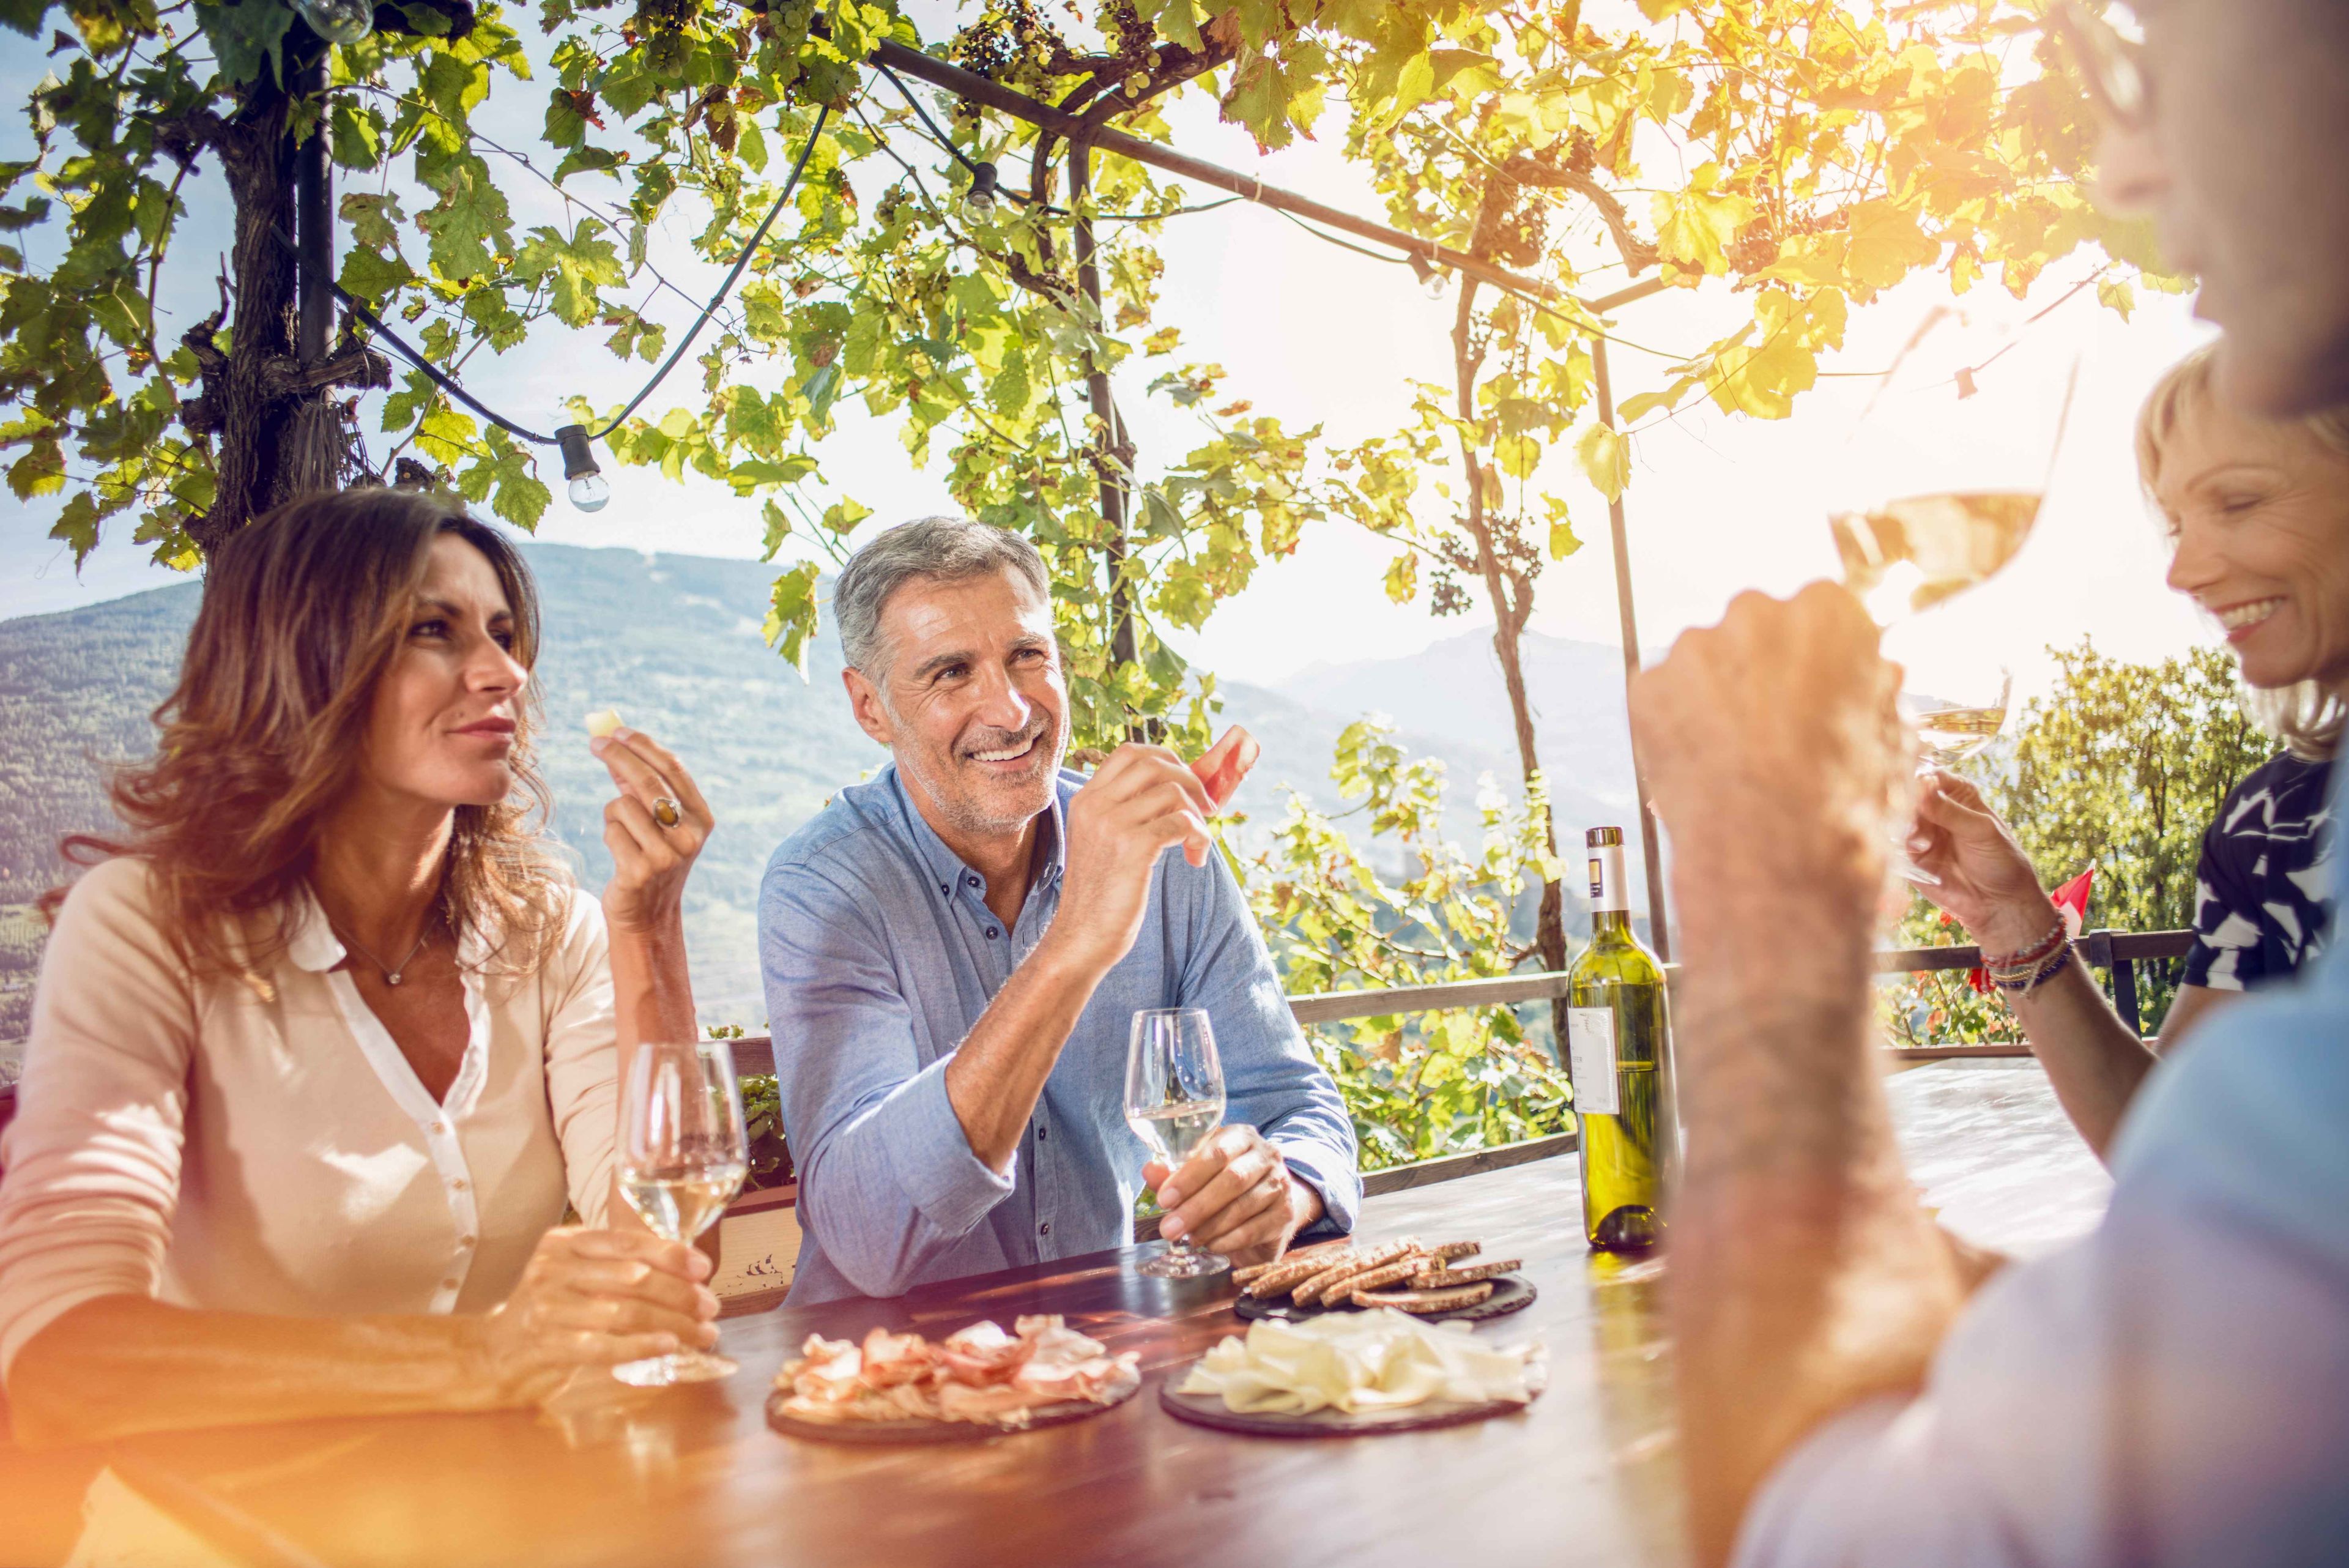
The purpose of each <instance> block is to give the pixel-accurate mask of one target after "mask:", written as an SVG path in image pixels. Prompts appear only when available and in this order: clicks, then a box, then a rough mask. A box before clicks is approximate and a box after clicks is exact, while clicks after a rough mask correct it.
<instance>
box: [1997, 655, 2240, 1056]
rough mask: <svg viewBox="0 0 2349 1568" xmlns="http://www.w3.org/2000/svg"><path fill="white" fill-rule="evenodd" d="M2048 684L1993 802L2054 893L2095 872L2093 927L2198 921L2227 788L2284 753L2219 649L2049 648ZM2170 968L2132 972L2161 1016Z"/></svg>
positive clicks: (2144, 927)
mask: <svg viewBox="0 0 2349 1568" xmlns="http://www.w3.org/2000/svg"><path fill="white" fill-rule="evenodd" d="M2050 651H2051V652H2053V653H2054V656H2055V659H2056V663H2057V667H2058V670H2059V671H2060V673H2059V675H2058V677H2057V680H2056V686H2055V690H2054V691H2053V692H2052V693H2050V694H2049V695H2048V696H2047V697H2046V698H2045V699H2044V700H2042V699H2033V701H2032V703H2031V704H2030V706H2029V707H2028V708H2027V709H2025V710H2024V712H2023V723H2022V727H2021V729H2020V730H2019V731H2018V732H2017V735H2016V740H2015V749H2014V758H2013V763H2012V767H2011V771H2010V773H2009V774H2008V775H2007V777H2006V778H2005V779H2004V780H2003V781H2002V783H2001V784H1998V785H1997V786H1996V788H1995V790H1994V792H1993V796H1992V798H1993V799H1995V800H1996V802H1997V804H1998V808H1999V811H2000V813H2001V815H2003V816H2004V817H2005V818H2006V819H2007V821H2008V822H2009V823H2011V824H2013V827H2014V835H2015V837H2016V838H2017V839H2018V840H2020V841H2021V843H2022V845H2023V850H2024V852H2025V853H2026V854H2028V855H2029V856H2030V857H2031V860H2032V864H2033V866H2035V867H2038V869H2039V876H2040V879H2041V880H2042V881H2043V882H2044V883H2046V885H2047V886H2049V887H2051V888H2052V887H2054V886H2055V885H2056V884H2057V883H2059V882H2063V881H2066V880H2068V879H2070V878H2071V877H2076V876H2078V875H2079V874H2080V873H2081V872H2082V871H2085V870H2086V869H2088V868H2089V867H2095V872H2096V889H2095V903H2094V904H2093V905H2092V906H2091V907H2090V909H2089V914H2090V919H2091V921H2092V923H2094V924H2095V925H2098V926H2109V927H2111V928H2112V929H2115V930H2130V931H2158V930H2174V929H2178V928H2180V927H2185V926H2191V925H2192V924H2193V923H2194V867H2195V865H2196V862H2197V861H2198V860H2199V858H2200V856H2201V848H2202V834H2203V830H2204V829H2206V828H2208V827H2209V826H2210V824H2211V822H2212V820H2213V819H2214V818H2216V817H2217V815H2219V807H2220V805H2221V804H2222V803H2224V802H2225V800H2226V798H2227V792H2228V791H2229V790H2231V789H2233V788H2234V787H2235V785H2236V784H2240V783H2241V782H2242V779H2243V777H2244V775H2245V774H2249V773H2250V772H2251V770H2252V769H2254V768H2256V767H2258V766H2259V765H2260V764H2261V763H2264V762H2266V761H2267V760H2268V759H2269V758H2270V757H2272V756H2274V755H2275V753H2276V752H2277V751H2278V750H2279V747H2278V745H2277V743H2276V742H2275V741H2274V740H2273V739H2272V738H2271V736H2269V735H2268V734H2267V733H2266V732H2263V731H2261V729H2260V728H2259V726H2258V725H2256V724H2254V723H2252V722H2251V719H2250V718H2249V717H2248V716H2247V715H2246V714H2245V713H2244V711H2243V709H2242V705H2241V703H2240V701H2238V697H2237V692H2238V690H2239V689H2238V686H2237V683H2236V675H2235V661H2234V659H2231V658H2230V657H2229V656H2228V654H2227V652H2226V650H2225V649H2217V648H2198V649H2195V650H2194V651H2193V652H2192V653H2190V654H2189V655H2187V656H2186V657H2185V658H2183V659H2163V660H2162V661H2161V662H2160V663H2158V664H2128V663H2124V662H2121V661H2120V660H2117V659H2107V658H2106V656H2104V655H2103V654H2101V653H2098V652H2097V651H2096V649H2095V645H2094V644H2093V643H2092V642H2090V641H2089V640H2088V639H2085V638H2084V639H2081V641H2080V644H2079V646H2077V647H2076V648H2070V649H2050ZM2163 968H2164V966H2157V965H2148V966H2146V968H2145V969H2144V970H2142V971H2140V973H2141V974H2142V975H2144V977H2145V979H2146V980H2147V981H2151V983H2150V984H2149V985H2143V986H2141V987H2140V991H2139V996H2140V999H2141V1005H2142V1006H2143V1008H2144V1015H2145V1016H2146V1017H2147V1019H2152V1020H2158V1019H2159V1018H2160V1016H2161V1015H2162V1012H2164V1011H2165V1010H2166V1009H2167V1008H2168V1005H2169V999H2170V997H2171V996H2172V995H2173V994H2174V992H2175V990H2176V981H2175V978H2174V976H2172V975H2170V974H2168V973H2167V972H2163Z"/></svg>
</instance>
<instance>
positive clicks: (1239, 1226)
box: [1142, 1127, 1321, 1255]
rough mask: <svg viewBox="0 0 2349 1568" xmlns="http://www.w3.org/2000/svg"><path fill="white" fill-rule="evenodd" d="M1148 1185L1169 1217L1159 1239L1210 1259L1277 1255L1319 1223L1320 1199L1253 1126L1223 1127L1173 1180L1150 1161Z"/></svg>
mask: <svg viewBox="0 0 2349 1568" xmlns="http://www.w3.org/2000/svg"><path fill="white" fill-rule="evenodd" d="M1142 1179H1143V1181H1145V1182H1147V1183H1148V1184H1149V1185H1150V1186H1152V1187H1153V1188H1155V1189H1157V1192H1158V1201H1159V1204H1160V1206H1161V1207H1163V1208H1164V1209H1165V1210H1167V1214H1166V1217H1165V1219H1164V1220H1160V1221H1159V1224H1158V1233H1159V1234H1160V1235H1162V1236H1164V1237H1165V1238H1166V1239H1167V1240H1168V1241H1182V1240H1185V1239H1186V1238H1187V1239H1188V1240H1189V1241H1191V1242H1192V1244H1193V1245H1195V1246H1199V1247H1204V1248H1206V1250H1207V1251H1210V1252H1222V1253H1225V1254H1226V1255H1228V1254H1231V1253H1235V1252H1243V1253H1244V1252H1251V1251H1258V1250H1264V1251H1268V1252H1269V1253H1278V1251H1281V1249H1283V1248H1285V1247H1286V1246H1288V1239H1289V1238H1290V1237H1291V1236H1294V1235H1296V1234H1297V1232H1298V1231H1301V1230H1303V1229H1304V1228H1305V1227H1306V1226H1308V1225H1310V1224H1312V1223H1313V1221H1315V1220H1319V1218H1321V1195H1320V1194H1319V1193H1318V1192H1316V1191H1314V1190H1313V1189H1312V1188H1310V1187H1309V1186H1307V1185H1306V1184H1305V1183H1304V1182H1302V1181H1299V1180H1298V1179H1296V1178H1295V1177H1293V1176H1291V1175H1289V1174H1288V1160H1286V1159H1284V1158H1282V1157H1281V1153H1280V1150H1278V1148H1275V1147H1273V1146H1272V1145H1271V1144H1269V1143H1267V1142H1266V1141H1265V1137H1264V1135H1263V1134H1262V1133H1260V1132H1258V1131H1257V1130H1256V1128H1254V1127H1217V1128H1216V1130H1215V1131H1214V1132H1213V1133H1210V1134H1209V1135H1208V1137H1207V1141H1206V1142H1205V1143H1203V1144H1201V1145H1200V1146H1199V1149H1198V1152H1197V1153H1195V1154H1194V1155H1192V1157H1191V1158H1189V1159H1188V1160H1186V1161H1185V1162H1184V1165H1183V1168H1182V1169H1181V1170H1178V1171H1176V1172H1175V1173H1174V1175H1172V1176H1169V1175H1168V1174H1167V1172H1166V1167H1165V1166H1164V1165H1162V1164H1160V1163H1159V1162H1158V1161H1156V1160H1152V1161H1151V1162H1150V1163H1149V1164H1148V1165H1145V1166H1143V1168H1142Z"/></svg>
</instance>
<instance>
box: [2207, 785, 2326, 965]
mask: <svg viewBox="0 0 2349 1568" xmlns="http://www.w3.org/2000/svg"><path fill="white" fill-rule="evenodd" d="M2332 776H2333V764H2332V763H2329V762H2327V763H2309V762H2302V760H2301V759H2300V758H2298V757H2295V756H2293V755H2292V753H2289V752H2286V753H2281V754H2280V755H2278V756H2276V757H2274V758H2272V759H2271V760H2270V761H2268V762H2267V763H2262V764H2261V766H2260V767H2259V768H2257V769H2256V770H2254V771H2253V772H2252V774H2251V776H2250V777H2248V778H2246V779H2244V780H2243V782H2242V783H2240V784H2237V785H2236V786H2235V787H2234V789H2233V790H2232V791H2231V792H2230V793H2229V794H2228V796H2227V802H2226V805H2223V806H2221V807H2220V810H2219V818H2218V820H2217V821H2216V822H2213V823H2212V824H2211V825H2210V826H2209V831H2207V832H2205V833H2204V834H2203V835H2202V861H2201V864H2200V865H2199V867H2197V868H2196V871H2195V888H2194V900H2195V901H2194V934H2195V941H2194V950H2193V951H2191V952H2189V954H2187V955H2186V977H2185V978H2186V983H2187V984H2188V985H2207V986H2209V987H2210V988H2212V989H2213V990H2216V991H2248V990H2250V989H2251V987H2253V986H2256V985H2260V984H2262V983H2264V982H2266V981H2272V980H2276V979H2279V978H2281V977H2282V976H2284V975H2288V974H2290V973H2292V971H2294V970H2295V969H2298V968H2299V967H2300V965H2301V964H2302V962H2304V961H2306V960H2308V959H2309V958H2311V957H2313V956H2314V955H2315V953H2316V952H2317V950H2319V949H2321V948H2322V947H2323V945H2324V934H2325V929H2326V927H2327V926H2328V925H2330V924H2331V921H2332V916H2333V849H2332V838H2331V836H2330V835H2329V834H2327V833H2326V832H2325V831H2324V828H2325V824H2326V822H2327V820H2328V819H2329V817H2330V815H2331V814H2330V813H2329V812H2328V810H2327V809H2326V804H2325V796H2326V794H2327V788H2326V786H2327V784H2329V783H2330V781H2331V779H2332Z"/></svg>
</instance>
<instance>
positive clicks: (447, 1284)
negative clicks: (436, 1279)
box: [440, 1280, 457, 1291]
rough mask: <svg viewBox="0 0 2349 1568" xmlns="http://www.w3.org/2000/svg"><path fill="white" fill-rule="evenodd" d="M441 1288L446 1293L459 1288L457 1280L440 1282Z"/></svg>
mask: <svg viewBox="0 0 2349 1568" xmlns="http://www.w3.org/2000/svg"><path fill="white" fill-rule="evenodd" d="M440 1288H441V1289H442V1290H444V1291H453V1290H455V1289H456V1288H457V1282H456V1281H455V1280H443V1281H441V1282H440Z"/></svg>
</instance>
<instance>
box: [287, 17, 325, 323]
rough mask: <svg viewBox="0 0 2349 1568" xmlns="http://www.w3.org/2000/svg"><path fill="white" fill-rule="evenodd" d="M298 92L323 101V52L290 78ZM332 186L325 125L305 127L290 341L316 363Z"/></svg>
mask: <svg viewBox="0 0 2349 1568" xmlns="http://www.w3.org/2000/svg"><path fill="white" fill-rule="evenodd" d="M295 86H296V89H297V90H298V91H299V92H300V94H301V95H302V96H303V97H304V98H305V99H310V100H311V101H313V102H316V103H319V104H323V103H325V101H326V50H325V49H324V47H321V48H320V50H319V53H318V57H317V58H316V60H314V61H312V62H311V63H310V65H309V66H308V67H306V68H305V69H304V70H303V72H302V74H301V75H300V77H299V78H296V82H295ZM334 208H335V188H334V177H333V175H332V174H331V173H330V172H329V171H328V168H327V163H326V124H325V122H324V121H323V120H321V121H320V122H319V123H318V124H316V125H315V126H313V127H311V129H310V139H309V140H306V141H305V142H303V143H302V145H301V146H300V147H299V148H297V149H295V161H294V268H295V300H296V301H297V307H298V315H297V317H296V327H295V349H296V351H297V352H298V353H299V354H300V356H301V359H302V363H304V364H305V365H316V364H317V363H318V362H319V361H320V360H322V359H324V358H326V346H327V344H328V342H329V341H330V340H331V339H332V338H333V337H334V332H335V287H334V280H335V215H334Z"/></svg>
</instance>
